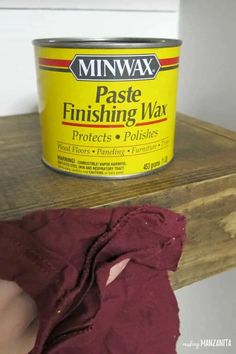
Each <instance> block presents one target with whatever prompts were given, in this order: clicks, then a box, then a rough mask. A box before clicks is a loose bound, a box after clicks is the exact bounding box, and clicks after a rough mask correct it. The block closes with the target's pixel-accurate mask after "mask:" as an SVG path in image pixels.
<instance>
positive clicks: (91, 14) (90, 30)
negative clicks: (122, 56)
mask: <svg viewBox="0 0 236 354" xmlns="http://www.w3.org/2000/svg"><path fill="white" fill-rule="evenodd" d="M177 28H178V14H177V13H176V12H171V13H169V12H152V13H151V12H132V11H128V12H122V13H121V12H117V11H106V12H100V11H70V10H68V11H51V10H49V11H47V10H12V9H11V10H6V9H5V10H0V50H1V56H0V80H1V83H0V115H1V116H5V115H11V114H20V113H27V112H33V111H36V108H37V95H36V78H35V67H34V55H33V47H32V44H31V42H32V39H34V38H40V37H54V36H55V37H65V36H71V37H76V36H77V37H86V36H87V37H88V36H92V37H103V36H105V37H107V36H109V37H113V36H126V37H127V36H147V37H148V36H151V37H170V38H176V37H177Z"/></svg>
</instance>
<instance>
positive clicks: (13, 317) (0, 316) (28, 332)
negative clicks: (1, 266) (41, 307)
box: [0, 279, 39, 354]
mask: <svg viewBox="0 0 236 354" xmlns="http://www.w3.org/2000/svg"><path fill="white" fill-rule="evenodd" d="M38 326H39V321H38V317H37V308H36V304H35V302H34V301H33V299H32V298H31V297H30V296H29V295H28V294H26V293H25V292H24V291H23V290H22V289H21V288H20V287H19V286H18V285H17V284H16V283H15V282H11V281H7V280H2V279H0V353H1V354H27V353H29V352H30V351H31V349H32V348H33V347H34V343H35V340H36V336H37V331H38Z"/></svg>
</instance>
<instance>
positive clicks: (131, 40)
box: [33, 37, 182, 48]
mask: <svg viewBox="0 0 236 354" xmlns="http://www.w3.org/2000/svg"><path fill="white" fill-rule="evenodd" d="M181 44H182V41H181V40H180V39H169V38H151V37H150V38H144V37H114V38H39V39H34V40H33V45H34V46H37V47H53V48H163V47H164V48H165V47H179V46H181Z"/></svg>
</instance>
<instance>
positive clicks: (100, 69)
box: [70, 54, 160, 81]
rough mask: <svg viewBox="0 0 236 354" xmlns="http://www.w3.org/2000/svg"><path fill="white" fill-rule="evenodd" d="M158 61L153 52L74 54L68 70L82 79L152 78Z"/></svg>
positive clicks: (158, 67) (123, 79) (78, 78)
mask: <svg viewBox="0 0 236 354" xmlns="http://www.w3.org/2000/svg"><path fill="white" fill-rule="evenodd" d="M159 69H160V63H159V61H158V59H157V57H156V55H154V54H146V55H103V56H100V55H94V56H91V55H75V57H74V59H73V60H72V62H71V64H70V71H71V72H72V74H73V75H74V76H75V78H76V79H77V80H82V81H87V80H88V81H133V80H151V79H154V78H155V77H156V75H157V73H158V71H159Z"/></svg>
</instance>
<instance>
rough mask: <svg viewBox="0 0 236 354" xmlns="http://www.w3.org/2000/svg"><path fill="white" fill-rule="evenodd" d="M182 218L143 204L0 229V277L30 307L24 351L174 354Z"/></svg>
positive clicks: (42, 215)
mask: <svg viewBox="0 0 236 354" xmlns="http://www.w3.org/2000/svg"><path fill="white" fill-rule="evenodd" d="M185 238H186V236H185V218H184V216H182V215H179V214H176V213H175V212H173V211H170V210H168V209H164V208H160V207H156V206H151V205H145V206H137V207H117V208H98V209H85V208H84V209H58V210H45V211H36V212H33V213H31V214H29V215H26V216H25V217H23V218H22V219H20V220H14V221H1V222H0V250H1V251H0V278H2V279H6V280H14V281H16V282H17V283H18V284H19V286H21V287H22V288H23V289H24V290H25V291H26V292H27V293H28V294H29V295H31V296H32V297H33V299H34V300H35V301H36V303H37V306H38V312H39V318H40V328H39V332H38V336H37V340H36V343H35V346H34V348H33V350H32V351H31V354H41V353H50V354H174V353H176V351H175V346H176V341H177V339H178V337H179V317H178V306H177V302H176V298H175V295H174V293H173V291H172V289H171V286H170V283H169V279H168V273H167V270H172V271H175V270H176V268H177V264H178V261H179V258H180V256H181V252H182V248H183V243H184V241H185Z"/></svg>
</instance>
